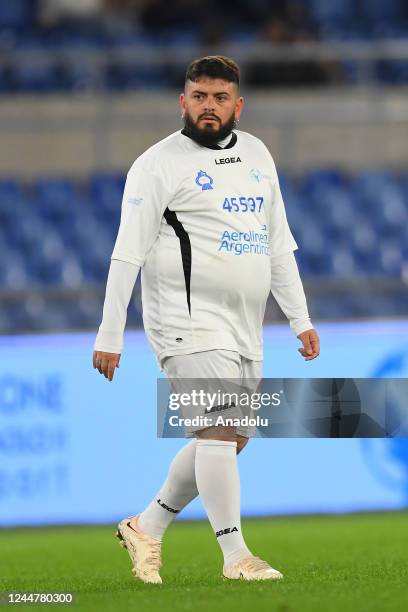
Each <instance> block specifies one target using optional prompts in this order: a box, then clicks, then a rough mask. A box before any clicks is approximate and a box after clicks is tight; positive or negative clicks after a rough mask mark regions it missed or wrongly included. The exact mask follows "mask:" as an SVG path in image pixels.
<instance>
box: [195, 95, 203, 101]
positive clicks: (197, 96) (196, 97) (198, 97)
mask: <svg viewBox="0 0 408 612" xmlns="http://www.w3.org/2000/svg"><path fill="white" fill-rule="evenodd" d="M202 97H203V96H202V95H201V94H195V95H194V98H195V99H196V100H201V98H202Z"/></svg>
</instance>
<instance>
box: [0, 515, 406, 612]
mask: <svg viewBox="0 0 408 612" xmlns="http://www.w3.org/2000/svg"><path fill="white" fill-rule="evenodd" d="M243 529H244V533H245V536H246V539H247V542H248V545H249V546H250V548H251V549H252V551H253V552H254V553H255V554H257V555H258V556H260V557H262V558H264V559H266V560H267V561H269V562H270V563H271V565H272V566H274V567H276V568H277V569H279V570H281V571H282V572H283V573H284V575H285V577H284V579H283V580H282V581H280V582H271V583H267V582H259V583H248V582H241V581H226V580H223V579H222V578H221V569H222V562H221V555H220V552H219V550H218V547H217V543H216V540H215V537H214V535H213V533H212V531H211V529H210V527H209V525H208V523H206V522H197V523H195V522H191V523H190V522H186V523H183V522H176V523H175V524H174V525H172V526H171V527H170V529H169V531H168V532H167V534H166V538H165V540H164V545H163V568H162V572H161V573H162V577H163V581H164V584H163V585H144V584H142V583H140V582H137V581H136V580H135V579H134V578H133V576H132V574H131V572H130V569H131V565H130V560H129V558H128V555H127V552H126V551H124V550H123V549H121V548H120V547H119V546H118V543H117V540H116V538H115V537H114V531H115V527H114V526H96V527H94V526H92V527H88V526H79V527H75V526H74V527H72V526H70V527H49V528H21V529H10V530H9V529H5V530H0V591H9V590H11V591H14V592H32V591H34V592H74V593H75V594H76V604H75V605H71V606H65V605H59V606H58V608H59V609H62V608H63V609H68V608H70V609H71V610H80V611H81V612H82V611H83V610H84V611H88V610H89V611H91V612H94V611H95V612H99V611H105V610H107V611H108V610H109V611H114V612H116V611H117V612H122V610H140V611H142V612H153V611H154V612H157V611H158V610H169V611H173V610H174V611H190V610H191V611H193V612H201V611H202V612H204V611H205V612H207V611H209V610H210V611H211V612H214V611H221V610H222V611H223V612H229V611H234V612H238V611H241V610H248V611H250V612H260V611H263V610H265V611H266V610H267V611H268V612H271V611H272V612H273V611H276V612H295V611H296V612H320V611H321V612H332V611H333V612H365V611H370V612H372V611H378V612H393V611H401V612H402V611H407V610H408V514H407V513H383V514H353V515H335V516H307V517H304V516H302V517H301V516H298V517H285V518H281V517H278V518H267V519H245V520H244V521H243ZM11 607H12V608H17V607H18V608H24V609H26V608H27V609H30V610H34V609H37V610H38V609H42V610H46V609H49V608H50V606H49V605H43V606H38V605H34V604H31V605H29V606H28V605H19V606H17V605H14V606H11ZM7 608H8V606H7ZM53 608H54V606H53ZM4 609H5V608H4Z"/></svg>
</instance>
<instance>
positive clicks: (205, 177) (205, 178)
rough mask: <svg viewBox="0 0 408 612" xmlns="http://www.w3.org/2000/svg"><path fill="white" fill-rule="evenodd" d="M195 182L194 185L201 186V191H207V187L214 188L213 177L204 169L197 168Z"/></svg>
mask: <svg viewBox="0 0 408 612" xmlns="http://www.w3.org/2000/svg"><path fill="white" fill-rule="evenodd" d="M195 182H196V185H198V186H199V187H201V191H207V190H208V189H214V188H213V186H212V185H213V182H214V179H213V178H212V177H211V176H210V175H209V174H207V173H206V172H204V170H199V171H198V172H197V176H196V178H195Z"/></svg>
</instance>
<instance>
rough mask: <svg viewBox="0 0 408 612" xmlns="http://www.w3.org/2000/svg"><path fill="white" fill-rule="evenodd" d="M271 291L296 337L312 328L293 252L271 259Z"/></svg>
mask: <svg viewBox="0 0 408 612" xmlns="http://www.w3.org/2000/svg"><path fill="white" fill-rule="evenodd" d="M271 291H272V295H273V296H274V298H275V299H276V301H277V302H278V304H279V306H280V308H281V310H282V312H283V313H284V314H285V315H286V317H287V318H288V319H289V323H290V326H291V328H292V330H293V332H294V334H295V335H296V336H298V335H299V334H301V333H302V332H304V331H306V330H308V329H312V328H313V325H312V323H311V321H310V318H309V313H308V310H307V304H306V296H305V292H304V290H303V285H302V281H301V278H300V275H299V270H298V266H297V263H296V259H295V256H294V254H293V251H288V252H287V253H284V254H283V255H278V256H276V257H271Z"/></svg>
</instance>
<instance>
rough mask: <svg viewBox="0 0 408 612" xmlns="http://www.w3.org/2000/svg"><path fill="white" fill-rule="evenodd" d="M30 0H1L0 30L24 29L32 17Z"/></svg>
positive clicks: (32, 5) (32, 6)
mask: <svg viewBox="0 0 408 612" xmlns="http://www.w3.org/2000/svg"><path fill="white" fill-rule="evenodd" d="M33 9H34V3H33V2H32V0H11V1H10V0H3V2H0V28H24V27H26V26H28V25H29V24H30V21H31V19H32V16H33Z"/></svg>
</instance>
